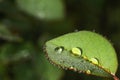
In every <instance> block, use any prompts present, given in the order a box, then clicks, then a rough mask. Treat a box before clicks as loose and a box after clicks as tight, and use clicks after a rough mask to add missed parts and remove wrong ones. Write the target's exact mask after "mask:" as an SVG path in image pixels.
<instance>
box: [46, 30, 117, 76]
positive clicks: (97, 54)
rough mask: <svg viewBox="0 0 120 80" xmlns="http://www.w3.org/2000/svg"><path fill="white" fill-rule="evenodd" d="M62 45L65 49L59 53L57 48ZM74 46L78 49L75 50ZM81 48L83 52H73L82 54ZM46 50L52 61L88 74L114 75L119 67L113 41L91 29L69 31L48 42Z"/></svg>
mask: <svg viewBox="0 0 120 80" xmlns="http://www.w3.org/2000/svg"><path fill="white" fill-rule="evenodd" d="M60 46H62V47H64V50H63V51H62V52H61V53H60V54H58V53H57V52H56V50H55V49H56V47H60ZM73 48H76V49H77V51H76V50H74V51H73V50H72V49H73ZM79 48H80V50H81V51H82V54H81V55H79V56H76V55H74V53H73V52H77V54H80V52H81V51H79V50H78V49H79ZM45 51H46V53H47V56H48V58H49V60H50V61H51V62H52V63H54V64H56V65H58V66H61V67H63V68H67V69H70V70H74V71H78V72H85V73H87V74H92V75H97V76H102V77H113V75H115V73H116V70H117V67H118V62H117V57H116V52H115V50H114V48H113V47H112V45H111V43H110V42H109V41H108V40H106V39H105V38H104V37H102V36H101V35H99V34H97V33H94V32H90V31H80V32H74V33H69V34H66V35H63V36H61V37H58V38H55V39H52V40H50V41H48V42H46V44H45Z"/></svg>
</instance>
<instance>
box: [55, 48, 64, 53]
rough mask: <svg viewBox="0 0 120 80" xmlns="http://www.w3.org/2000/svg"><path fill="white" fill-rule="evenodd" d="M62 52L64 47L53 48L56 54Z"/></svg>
mask: <svg viewBox="0 0 120 80" xmlns="http://www.w3.org/2000/svg"><path fill="white" fill-rule="evenodd" d="M63 50H64V47H62V46H60V47H56V48H55V51H56V52H57V53H58V54H60V53H62V52H63Z"/></svg>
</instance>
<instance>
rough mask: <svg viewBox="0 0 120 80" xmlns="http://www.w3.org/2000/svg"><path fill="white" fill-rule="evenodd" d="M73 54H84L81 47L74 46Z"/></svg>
mask: <svg viewBox="0 0 120 80" xmlns="http://www.w3.org/2000/svg"><path fill="white" fill-rule="evenodd" d="M71 51H72V54H73V55H75V56H81V55H82V49H81V48H79V47H74V48H72V50H71Z"/></svg>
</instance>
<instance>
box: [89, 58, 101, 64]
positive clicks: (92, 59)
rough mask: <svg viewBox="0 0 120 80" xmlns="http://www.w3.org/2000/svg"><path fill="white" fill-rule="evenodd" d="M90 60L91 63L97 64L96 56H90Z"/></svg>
mask: <svg viewBox="0 0 120 80" xmlns="http://www.w3.org/2000/svg"><path fill="white" fill-rule="evenodd" d="M90 61H91V62H92V63H93V64H99V62H98V59H97V58H91V59H90Z"/></svg>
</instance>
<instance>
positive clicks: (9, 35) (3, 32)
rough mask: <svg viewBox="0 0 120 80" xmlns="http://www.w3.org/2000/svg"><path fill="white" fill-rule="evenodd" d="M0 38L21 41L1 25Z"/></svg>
mask: <svg viewBox="0 0 120 80" xmlns="http://www.w3.org/2000/svg"><path fill="white" fill-rule="evenodd" d="M0 38H2V39H4V40H8V41H17V42H18V41H22V39H21V38H20V37H19V36H16V35H13V34H12V33H11V32H10V31H9V29H8V28H7V27H6V26H5V25H3V24H0Z"/></svg>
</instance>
